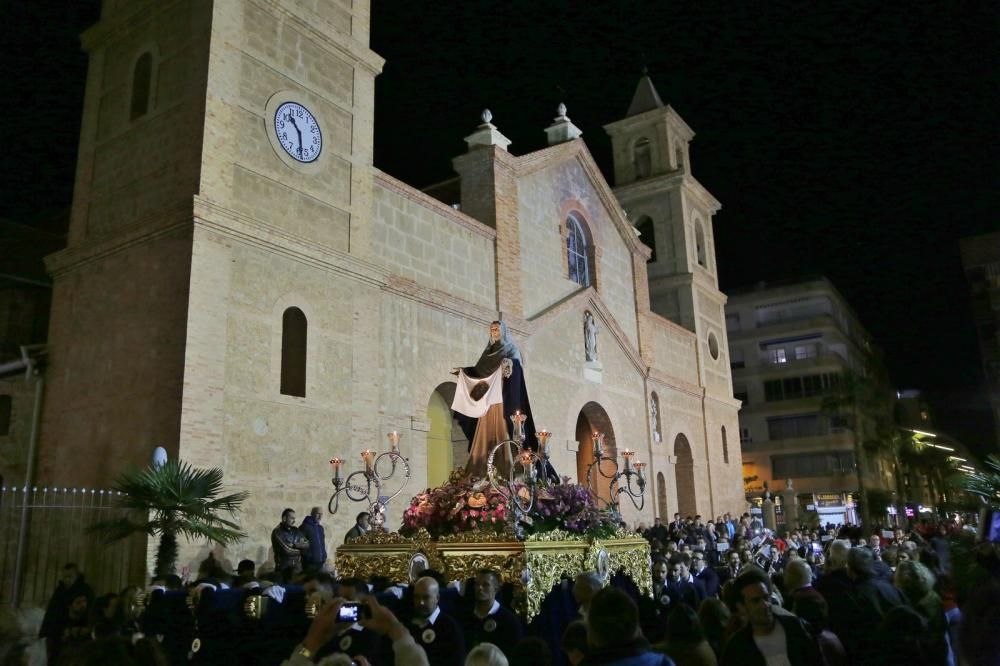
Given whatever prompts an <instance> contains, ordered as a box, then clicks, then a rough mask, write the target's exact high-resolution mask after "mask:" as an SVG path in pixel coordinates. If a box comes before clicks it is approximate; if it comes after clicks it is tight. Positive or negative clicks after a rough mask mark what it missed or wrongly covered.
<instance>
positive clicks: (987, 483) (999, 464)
mask: <svg viewBox="0 0 1000 666" xmlns="http://www.w3.org/2000/svg"><path fill="white" fill-rule="evenodd" d="M983 465H984V466H985V467H987V468H988V469H987V470H986V471H979V470H977V471H975V472H970V473H968V474H964V473H963V474H956V475H954V476H952V477H950V478H949V483H950V484H951V485H952V486H953V487H955V488H958V489H959V490H963V491H965V492H967V493H969V494H971V495H975V496H976V497H979V498H980V499H981V500H982V501H983V502H984V503H985V504H988V505H989V506H990V507H992V508H994V509H1000V457H998V456H997V455H995V454H992V455H989V456H987V457H986V459H985V460H984V461H983Z"/></svg>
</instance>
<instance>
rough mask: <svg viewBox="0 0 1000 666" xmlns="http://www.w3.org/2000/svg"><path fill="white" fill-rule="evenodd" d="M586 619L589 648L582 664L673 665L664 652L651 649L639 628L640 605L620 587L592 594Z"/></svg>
mask: <svg viewBox="0 0 1000 666" xmlns="http://www.w3.org/2000/svg"><path fill="white" fill-rule="evenodd" d="M586 622H587V643H588V645H589V647H590V652H589V654H588V655H587V657H586V658H585V659H584V660H583V662H581V663H582V664H585V665H589V664H608V665H614V666H673V661H671V659H670V658H669V657H667V656H666V655H663V654H659V653H656V652H651V651H650V649H649V643H648V642H646V639H645V638H644V637H643V635H642V632H641V631H640V630H639V609H638V608H636V605H635V602H633V601H632V599H631V597H629V596H628V595H627V594H625V593H624V592H622V591H621V590H619V589H616V588H613V587H609V588H605V589H602V590H601V591H600V592H598V593H597V594H595V595H594V597H593V599H592V600H591V603H590V609H589V611H588V612H587V620H586Z"/></svg>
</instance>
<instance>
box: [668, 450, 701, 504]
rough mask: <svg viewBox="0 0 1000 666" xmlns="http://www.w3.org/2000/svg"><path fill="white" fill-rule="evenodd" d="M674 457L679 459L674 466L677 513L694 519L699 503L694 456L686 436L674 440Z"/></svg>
mask: <svg viewBox="0 0 1000 666" xmlns="http://www.w3.org/2000/svg"><path fill="white" fill-rule="evenodd" d="M674 455H675V456H676V457H677V463H676V465H675V466H674V475H675V481H676V485H675V487H676V488H677V511H678V512H679V513H680V514H681V516H682V517H684V518H687V517H688V516H692V517H693V516H694V515H696V514H697V513H698V502H697V500H696V499H695V495H694V456H692V455H691V444H690V443H688V439H687V437H685V436H684V435H677V438H676V439H674Z"/></svg>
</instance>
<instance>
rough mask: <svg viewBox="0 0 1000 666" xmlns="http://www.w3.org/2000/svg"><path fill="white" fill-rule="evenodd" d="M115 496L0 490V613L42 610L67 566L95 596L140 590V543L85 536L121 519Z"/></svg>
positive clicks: (102, 492) (60, 490)
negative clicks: (16, 608)
mask: <svg viewBox="0 0 1000 666" xmlns="http://www.w3.org/2000/svg"><path fill="white" fill-rule="evenodd" d="M115 496H116V493H114V492H113V491H110V490H93V489H85V488H21V487H18V488H7V487H4V488H0V607H3V606H8V607H9V606H43V607H44V606H45V604H46V602H47V601H48V598H49V597H50V596H51V595H52V591H53V590H54V589H55V586H56V583H57V582H58V576H59V571H60V569H61V568H62V567H63V565H64V564H66V563H67V562H74V563H76V564H77V565H78V566H79V568H80V571H81V572H82V573H83V574H84V575H85V576H86V579H87V582H88V583H90V586H91V587H92V588H93V590H94V592H95V593H96V594H102V593H104V592H119V591H121V589H122V588H124V587H126V586H128V585H132V584H141V583H142V579H143V577H144V571H145V538H144V537H142V536H137V537H134V538H131V539H126V540H123V541H119V542H116V543H112V544H105V543H104V541H103V539H102V538H101V537H99V536H97V535H92V534H87V531H86V530H87V528H88V527H89V526H90V525H93V524H94V523H96V522H98V521H102V520H108V519H112V518H116V517H118V516H120V515H122V511H121V509H119V508H117V507H116V506H115V503H114V499H115ZM19 548H20V550H21V557H20V562H19V561H18V559H19V558H18V550H19Z"/></svg>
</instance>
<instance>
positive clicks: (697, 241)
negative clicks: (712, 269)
mask: <svg viewBox="0 0 1000 666" xmlns="http://www.w3.org/2000/svg"><path fill="white" fill-rule="evenodd" d="M694 246H695V252H696V253H697V255H698V265H699V266H701V267H703V268H708V262H707V261H706V259H705V256H706V253H705V230H704V229H703V228H702V226H701V222H695V223H694Z"/></svg>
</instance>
